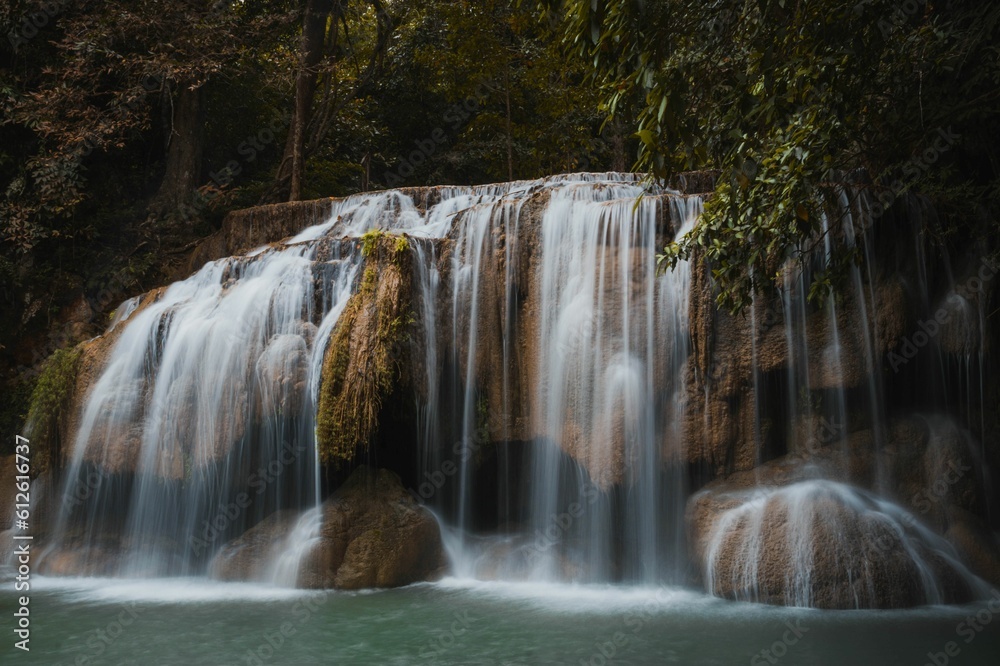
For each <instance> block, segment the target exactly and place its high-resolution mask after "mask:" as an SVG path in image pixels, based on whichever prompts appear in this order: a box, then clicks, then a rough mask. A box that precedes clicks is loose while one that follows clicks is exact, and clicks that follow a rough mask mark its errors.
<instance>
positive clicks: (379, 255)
mask: <svg viewBox="0 0 1000 666" xmlns="http://www.w3.org/2000/svg"><path fill="white" fill-rule="evenodd" d="M408 249H409V243H408V242H406V240H405V239H403V243H400V240H399V237H394V236H390V235H388V234H385V233H383V232H381V231H377V232H368V233H367V234H365V235H364V236H363V237H362V244H361V252H362V255H363V256H364V257H365V261H366V266H365V271H364V274H363V275H362V278H361V284H360V287H359V289H358V292H357V293H356V294H355V295H354V296H352V297H351V300H350V301H349V302H348V304H347V307H346V308H345V309H344V312H343V313H342V314H341V315H340V320H339V321H338V322H337V325H336V327H335V328H334V330H333V333H332V334H331V336H330V343H329V346H328V347H327V351H326V356H325V357H324V359H323V376H322V381H321V385H320V399H319V409H318V414H317V422H316V436H317V442H318V445H319V450H320V458H321V460H322V461H323V462H324V463H333V464H336V465H340V464H342V463H344V462H349V461H351V460H353V458H354V456H355V454H356V453H357V452H358V451H359V450H364V449H365V448H366V447H367V446H368V444H369V443H370V442H371V441H372V439H373V438H374V437H375V435H376V434H377V432H378V425H379V415H380V412H381V409H382V406H383V404H384V403H385V401H386V400H387V399H388V398H389V397H390V396H391V395H392V393H393V391H394V390H395V389H396V386H397V384H398V382H399V381H400V379H401V378H402V376H403V375H404V372H405V367H406V363H405V359H404V358H403V356H404V355H405V354H406V353H407V350H408V349H409V342H410V331H411V328H412V324H413V322H414V321H415V317H414V316H413V312H412V308H411V293H410V292H411V289H410V268H411V267H410V263H409V256H410V254H409V252H408Z"/></svg>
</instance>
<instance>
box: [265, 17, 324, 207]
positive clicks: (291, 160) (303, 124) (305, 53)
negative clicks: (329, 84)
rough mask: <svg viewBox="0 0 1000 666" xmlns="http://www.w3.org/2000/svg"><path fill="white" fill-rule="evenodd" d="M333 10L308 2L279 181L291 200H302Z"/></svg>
mask: <svg viewBox="0 0 1000 666" xmlns="http://www.w3.org/2000/svg"><path fill="white" fill-rule="evenodd" d="M332 10H333V0H306V6H305V13H304V15H303V18H302V39H301V41H300V47H299V71H298V74H297V75H296V77H295V108H294V110H293V112H292V125H291V127H290V128H289V138H288V141H287V142H286V143H285V155H284V157H283V158H282V161H281V162H282V163H281V168H280V169H279V172H278V180H279V182H280V181H284V180H285V179H286V178H287V179H288V200H289V201H298V200H299V199H301V198H302V180H303V173H304V171H305V162H306V158H305V144H306V128H307V127H308V126H309V119H310V116H311V112H312V104H313V95H315V94H316V75H317V72H316V67H317V65H319V63H320V61H322V59H323V45H324V43H325V42H326V23H327V19H328V18H329V16H330V12H331V11H332ZM334 18H335V20H336V17H334Z"/></svg>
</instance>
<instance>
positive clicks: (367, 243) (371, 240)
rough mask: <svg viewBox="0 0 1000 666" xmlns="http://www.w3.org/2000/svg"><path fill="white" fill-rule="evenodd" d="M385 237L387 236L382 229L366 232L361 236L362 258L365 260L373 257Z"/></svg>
mask: <svg viewBox="0 0 1000 666" xmlns="http://www.w3.org/2000/svg"><path fill="white" fill-rule="evenodd" d="M383 236H385V232H384V231H382V230H381V229H372V230H370V231H366V232H365V233H364V235H363V236H361V256H362V257H364V258H365V259H368V258H369V257H371V256H372V255H373V254H374V253H375V250H377V249H378V246H379V241H380V240H382V237H383Z"/></svg>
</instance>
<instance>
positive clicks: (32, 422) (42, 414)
mask: <svg viewBox="0 0 1000 666" xmlns="http://www.w3.org/2000/svg"><path fill="white" fill-rule="evenodd" d="M82 352H83V349H82V347H80V346H77V347H74V348H73V349H60V350H58V351H57V352H55V353H54V354H52V356H50V357H49V358H48V359H46V361H45V364H44V365H43V366H42V372H41V374H40V375H39V376H38V381H37V382H36V383H35V388H34V390H33V391H32V393H31V404H30V406H29V408H28V427H29V428H30V433H29V435H28V436H29V437H30V438H31V439H32V440H35V441H36V443H35V446H34V447H33V449H34V451H36V453H35V460H34V463H35V464H34V465H32V471H33V472H37V473H41V472H42V471H44V470H45V469H47V468H48V464H49V458H50V454H51V452H52V451H54V450H55V449H56V448H57V446H58V442H56V441H55V440H56V437H57V435H58V432H59V419H60V417H61V416H62V414H63V411H64V409H65V408H66V405H67V404H68V402H69V398H70V396H72V394H73V389H74V388H75V386H76V374H77V369H78V368H79V364H80V356H81V354H82Z"/></svg>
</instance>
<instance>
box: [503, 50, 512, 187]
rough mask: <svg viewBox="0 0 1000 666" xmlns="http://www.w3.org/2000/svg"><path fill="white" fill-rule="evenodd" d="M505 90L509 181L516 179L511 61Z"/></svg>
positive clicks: (508, 65)
mask: <svg viewBox="0 0 1000 666" xmlns="http://www.w3.org/2000/svg"><path fill="white" fill-rule="evenodd" d="M503 90H504V97H505V101H506V103H507V182H513V181H514V138H513V137H512V136H511V130H510V61H509V60H508V61H507V63H506V64H505V66H504V70H503Z"/></svg>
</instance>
